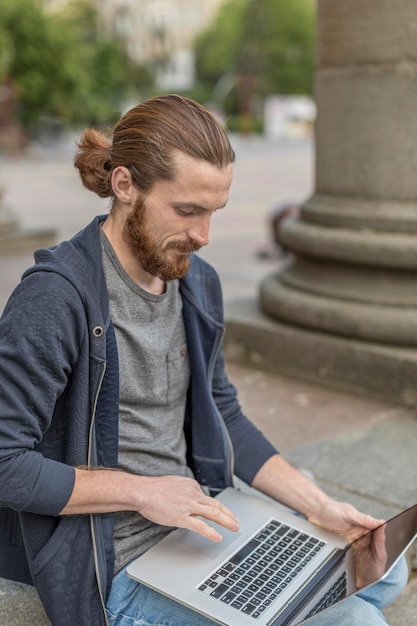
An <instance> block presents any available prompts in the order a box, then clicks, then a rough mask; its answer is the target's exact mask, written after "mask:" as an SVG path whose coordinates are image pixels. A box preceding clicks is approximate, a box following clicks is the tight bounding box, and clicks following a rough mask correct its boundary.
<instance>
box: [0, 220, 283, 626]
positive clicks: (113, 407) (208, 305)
mask: <svg viewBox="0 0 417 626" xmlns="http://www.w3.org/2000/svg"><path fill="white" fill-rule="evenodd" d="M104 219H105V216H103V217H98V218H95V220H93V222H92V223H91V224H89V225H88V226H87V227H86V228H85V229H84V230H82V231H81V232H80V233H78V234H77V235H76V236H75V237H74V238H73V239H71V240H70V241H66V242H63V243H61V244H59V245H58V246H55V247H53V248H50V249H47V250H39V251H38V252H37V253H36V255H35V260H36V264H35V265H34V266H33V267H32V268H30V269H29V270H27V271H26V272H25V274H24V276H23V278H22V281H21V283H20V284H19V285H18V286H17V288H16V289H15V291H14V292H13V294H12V296H11V298H10V300H9V302H8V303H7V305H6V308H5V310H4V313H3V315H2V318H1V320H0V507H3V508H0V576H3V577H9V578H13V579H16V580H22V581H25V582H33V583H34V584H35V586H36V588H37V590H38V592H39V595H40V598H41V600H42V603H43V605H44V607H45V610H46V612H47V614H48V617H49V619H50V620H51V622H52V624H53V625H54V626H68V624H77V626H92V625H94V626H102V625H104V624H106V617H105V603H106V599H107V597H108V593H109V590H110V587H111V582H112V576H113V561H114V547H113V514H104V515H103V514H101V515H74V516H62V517H60V516H59V513H60V511H61V510H62V509H63V508H64V506H65V505H66V504H67V502H68V500H69V498H70V496H71V493H72V489H73V486H74V480H75V470H74V467H77V466H90V467H94V466H104V467H117V448H118V396H119V378H118V355H117V346H116V340H115V335H114V330H113V326H112V323H111V319H110V316H109V302H108V296H107V289H106V283H105V278H104V274H103V269H102V264H101V246H100V237H99V228H100V222H102V221H103V220H104ZM180 290H181V295H182V299H183V315H184V324H185V329H186V335H187V344H188V350H189V358H190V369H191V383H190V388H189V390H188V396H187V408H186V415H185V425H184V428H185V433H186V438H187V460H188V463H189V465H190V467H191V469H192V470H193V472H194V475H195V477H196V479H197V480H198V481H199V482H200V484H202V485H206V486H208V487H209V488H210V490H211V492H212V493H213V494H215V493H216V492H218V491H219V490H222V489H224V488H225V487H227V486H230V485H231V484H232V481H233V473H236V474H237V475H238V476H240V477H241V478H242V479H243V480H244V481H245V482H247V483H249V484H250V483H251V481H252V479H253V477H254V476H255V474H256V473H257V471H258V470H259V468H260V467H261V466H262V465H263V464H264V462H265V461H266V460H267V459H268V458H269V457H270V456H271V455H272V454H274V453H275V452H276V450H275V448H274V447H273V446H272V445H271V444H270V443H269V442H268V441H267V440H266V439H265V438H264V437H263V435H262V434H261V433H260V432H259V431H258V430H257V429H256V428H255V427H254V426H253V425H252V424H251V422H249V421H248V420H247V419H246V417H245V416H244V415H243V414H242V412H241V409H240V406H239V403H238V401H237V398H236V391H235V389H234V387H233V386H232V385H231V384H230V382H229V381H228V378H227V376H226V374H225V371H224V357H223V353H222V350H221V342H222V337H223V332H224V323H223V306H222V296H221V289H220V284H219V279H218V276H217V274H216V272H215V271H214V270H213V268H212V267H211V266H210V265H208V264H207V263H206V262H204V261H203V260H201V259H200V258H199V257H198V256H196V255H192V259H191V267H190V270H189V271H188V273H187V275H186V276H185V278H184V279H182V280H181V284H180Z"/></svg>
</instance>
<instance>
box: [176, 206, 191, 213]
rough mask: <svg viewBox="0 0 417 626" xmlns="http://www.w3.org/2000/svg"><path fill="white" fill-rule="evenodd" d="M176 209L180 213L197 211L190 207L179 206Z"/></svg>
mask: <svg viewBox="0 0 417 626" xmlns="http://www.w3.org/2000/svg"><path fill="white" fill-rule="evenodd" d="M176 211H177V213H178V214H179V215H193V214H194V213H195V212H196V211H195V209H193V208H189V207H177V208H176Z"/></svg>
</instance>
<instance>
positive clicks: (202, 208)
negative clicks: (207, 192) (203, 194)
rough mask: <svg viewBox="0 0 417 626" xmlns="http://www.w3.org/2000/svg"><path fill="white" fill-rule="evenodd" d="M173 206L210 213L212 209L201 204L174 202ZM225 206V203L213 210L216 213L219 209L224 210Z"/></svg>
mask: <svg viewBox="0 0 417 626" xmlns="http://www.w3.org/2000/svg"><path fill="white" fill-rule="evenodd" d="M174 205H175V206H178V207H186V208H188V209H196V210H198V211H212V210H213V209H209V208H207V207H205V206H202V205H201V204H197V203H196V202H174ZM226 205H227V201H226V202H225V203H224V204H222V205H221V206H219V207H216V208H215V209H214V210H215V211H218V210H219V209H224V208H225V206H226Z"/></svg>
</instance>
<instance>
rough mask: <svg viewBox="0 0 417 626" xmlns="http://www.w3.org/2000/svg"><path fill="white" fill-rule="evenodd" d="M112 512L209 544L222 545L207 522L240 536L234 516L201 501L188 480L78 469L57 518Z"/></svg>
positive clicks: (217, 505)
mask: <svg viewBox="0 0 417 626" xmlns="http://www.w3.org/2000/svg"><path fill="white" fill-rule="evenodd" d="M117 511H137V512H138V513H140V514H141V515H143V517H146V518H147V519H149V520H151V521H152V522H155V523H157V524H162V525H163V526H176V527H179V528H188V529H189V530H193V531H194V532H196V533H199V534H200V535H203V536H204V537H207V538H208V539H211V540H212V541H221V540H222V537H221V535H220V534H219V533H218V532H217V531H216V530H215V529H214V528H212V527H211V526H209V524H208V523H207V522H210V521H211V522H216V523H217V524H219V525H220V526H224V527H225V528H228V529H229V530H232V531H237V530H239V522H238V520H237V518H236V517H235V516H234V515H233V513H232V512H231V511H229V509H227V508H226V507H225V506H224V505H223V504H222V503H221V502H219V501H218V500H216V499H214V498H211V497H209V496H206V495H205V493H204V492H203V491H202V490H201V487H200V485H199V484H198V483H197V482H196V481H195V480H193V479H192V478H184V477H181V476H155V477H148V476H136V475H135V474H129V473H127V472H123V471H118V470H112V469H107V468H95V469H84V468H77V469H76V470H75V483H74V488H73V491H72V494H71V498H70V499H69V501H68V503H67V505H66V506H65V507H64V509H63V510H62V511H61V515H84V514H89V513H115V512H117Z"/></svg>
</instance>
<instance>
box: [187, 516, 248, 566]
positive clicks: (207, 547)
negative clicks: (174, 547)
mask: <svg viewBox="0 0 417 626" xmlns="http://www.w3.org/2000/svg"><path fill="white" fill-rule="evenodd" d="M210 526H213V527H215V528H216V530H218V532H219V533H220V534H221V535H222V537H223V540H222V541H220V543H216V542H215V541H211V540H210V539H207V538H206V537H202V536H201V535H198V534H197V533H194V532H191V531H185V532H184V533H182V534H181V536H180V537H179V538H178V543H179V544H180V545H182V546H184V547H185V548H188V549H189V550H194V551H195V552H199V553H200V554H202V555H203V556H205V557H208V558H210V559H214V558H215V557H217V556H218V555H219V554H221V553H222V552H223V550H225V549H226V548H228V547H229V546H230V544H231V543H233V542H234V541H236V540H237V539H239V537H240V535H241V533H239V532H233V531H231V530H227V528H224V527H223V526H218V525H217V524H214V523H212V522H211V523H210Z"/></svg>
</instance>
